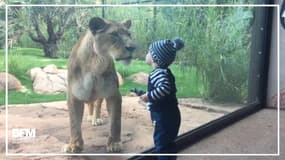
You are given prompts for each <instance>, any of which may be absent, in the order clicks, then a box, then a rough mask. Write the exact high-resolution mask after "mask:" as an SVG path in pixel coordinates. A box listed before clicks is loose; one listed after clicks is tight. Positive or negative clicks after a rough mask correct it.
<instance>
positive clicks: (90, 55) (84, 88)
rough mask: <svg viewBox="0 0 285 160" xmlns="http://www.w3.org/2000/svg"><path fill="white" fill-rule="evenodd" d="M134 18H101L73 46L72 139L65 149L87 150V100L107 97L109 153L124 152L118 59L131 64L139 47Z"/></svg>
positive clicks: (70, 82)
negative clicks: (133, 36)
mask: <svg viewBox="0 0 285 160" xmlns="http://www.w3.org/2000/svg"><path fill="white" fill-rule="evenodd" d="M130 27H131V21H130V20H127V21H123V22H115V21H109V20H105V19H101V18H98V17H94V18H92V19H91V20H90V21H89V29H88V30H87V32H86V33H85V34H84V35H83V36H82V37H81V38H80V39H79V40H78V42H77V43H76V44H75V46H74V47H73V49H72V52H71V55H70V57H69V61H68V98H67V105H68V108H69V119H70V133H71V135H70V142H69V144H67V145H65V146H64V151H65V152H69V153H77V152H81V151H82V150H83V139H82V132H81V123H82V116H83V106H84V103H91V102H94V101H95V100H96V99H98V98H105V99H106V101H107V110H108V113H109V117H110V123H111V124H110V133H109V138H108V142H107V151H108V152H119V151H121V139H120V138H121V104H122V97H121V94H120V92H119V89H118V81H117V75H116V71H115V66H114V61H113V59H115V60H116V61H123V62H125V63H126V64H128V63H130V61H131V58H132V54H131V53H132V51H133V50H134V49H135V46H134V43H133V42H132V39H131V34H130V32H129V28H130Z"/></svg>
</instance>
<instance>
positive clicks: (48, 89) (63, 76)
mask: <svg viewBox="0 0 285 160" xmlns="http://www.w3.org/2000/svg"><path fill="white" fill-rule="evenodd" d="M29 74H30V76H31V79H32V80H33V89H34V92H36V93H38V94H59V93H64V92H66V88H67V70H64V69H57V67H56V66H55V65H54V64H51V65H47V66H46V67H44V68H43V69H41V68H38V67H36V68H32V69H31V70H30V71H29Z"/></svg>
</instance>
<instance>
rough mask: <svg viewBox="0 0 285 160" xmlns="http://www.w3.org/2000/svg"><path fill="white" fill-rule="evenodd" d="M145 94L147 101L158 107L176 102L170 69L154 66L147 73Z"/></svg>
mask: <svg viewBox="0 0 285 160" xmlns="http://www.w3.org/2000/svg"><path fill="white" fill-rule="evenodd" d="M147 96H148V99H149V102H151V103H152V104H153V105H155V106H156V107H158V108H159V107H160V105H166V104H168V105H172V104H177V99H176V86H175V78H174V76H173V74H172V73H171V71H170V69H164V68H156V69H155V70H153V71H152V72H151V73H150V74H149V78H148V92H147Z"/></svg>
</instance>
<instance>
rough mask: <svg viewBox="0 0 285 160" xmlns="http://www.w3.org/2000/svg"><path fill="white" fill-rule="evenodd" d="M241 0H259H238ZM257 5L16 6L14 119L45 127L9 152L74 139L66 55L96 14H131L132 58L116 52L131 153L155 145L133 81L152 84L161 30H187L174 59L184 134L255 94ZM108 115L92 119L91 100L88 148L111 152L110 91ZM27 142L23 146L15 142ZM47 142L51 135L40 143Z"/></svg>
mask: <svg viewBox="0 0 285 160" xmlns="http://www.w3.org/2000/svg"><path fill="white" fill-rule="evenodd" d="M177 2H179V1H177ZM215 2H216V1H215ZM234 2H236V1H234ZM240 2H242V3H251V1H239V2H236V3H240ZM82 3H83V2H82ZM161 3H162V2H161ZM209 3H214V1H209ZM220 3H223V2H220ZM253 11H254V7H196V6H192V7H175V6H170V7H154V6H147V7H74V8H69V7H44V6H42V7H9V21H8V25H9V29H8V36H9V42H10V43H9V51H8V67H9V73H10V74H12V75H14V76H15V77H16V78H18V79H19V81H20V82H21V86H22V87H20V88H19V89H16V90H9V94H8V96H9V97H8V100H9V101H8V102H9V127H8V129H9V131H12V129H15V128H16V129H17V128H31V129H36V137H34V138H33V140H32V141H25V139H24V143H22V142H23V141H22V140H23V139H20V141H19V139H16V141H13V140H15V139H13V137H9V139H10V140H11V142H9V153H18V152H20V153H60V149H61V147H62V146H63V145H64V144H65V143H67V142H68V141H69V135H70V131H69V125H70V124H69V115H68V108H67V105H66V99H67V96H66V90H67V80H66V78H67V75H66V73H67V63H68V58H69V56H70V52H71V49H72V48H73V47H74V45H75V43H76V42H77V41H78V40H79V38H80V37H81V36H82V35H84V33H85V32H86V30H88V24H89V20H90V19H91V18H92V17H104V19H107V20H113V21H118V22H121V23H123V22H126V21H124V20H128V19H130V20H131V27H130V33H131V37H132V39H133V42H135V43H136V50H135V53H134V55H133V57H134V58H133V61H132V63H131V64H130V65H128V66H125V65H124V64H122V63H120V62H115V67H116V70H117V72H118V73H120V76H121V78H122V80H123V84H122V85H121V86H120V92H121V94H122V96H123V98H122V131H121V140H122V142H123V146H124V147H123V151H122V152H123V153H135V152H136V153H138V152H141V151H143V150H145V149H148V148H150V147H153V139H152V135H153V131H154V129H153V123H152V121H151V117H150V112H149V111H148V110H147V109H146V107H145V104H143V103H141V100H140V98H139V97H138V96H137V94H138V92H136V93H134V92H133V91H134V90H135V89H136V91H143V92H146V91H147V80H148V74H149V73H150V72H151V71H152V70H153V68H152V67H151V66H149V65H147V64H146V63H145V61H144V60H145V56H146V53H147V52H148V48H149V46H150V44H151V43H152V42H155V41H157V40H163V39H170V40H172V39H173V38H175V37H177V36H178V37H180V38H181V39H182V40H183V41H184V44H185V45H184V48H182V49H181V50H179V51H177V52H176V59H175V61H174V62H173V63H172V64H171V65H170V66H169V68H170V69H171V71H172V73H173V75H174V76H175V83H176V88H177V92H176V96H177V99H178V102H179V109H180V113H181V126H180V129H179V134H178V135H181V134H183V133H185V132H187V131H189V130H192V129H194V128H197V127H199V126H201V125H204V124H206V123H208V122H210V121H212V120H215V119H217V118H220V117H222V116H225V115H227V114H229V113H231V112H233V111H235V110H237V109H240V108H242V107H244V106H245V105H246V104H249V103H251V102H248V100H247V98H248V75H249V62H250V51H251V44H252V40H251V38H252V35H251V31H252V24H253V20H254V14H253ZM107 23H109V22H107ZM98 32H99V31H98ZM101 32H104V30H103V31H100V32H99V33H96V34H100V33H101ZM116 34H118V33H116ZM119 34H121V33H119ZM108 36H114V33H112V34H110V35H108ZM115 36H116V35H115ZM123 40H124V39H119V41H123ZM105 43H108V42H105ZM81 45H82V44H81ZM110 47H113V46H110ZM91 49H92V48H91ZM1 65H2V63H1ZM90 70H91V68H90ZM82 77H84V76H82ZM44 78H46V79H47V81H43V79H44ZM35 89H38V90H35ZM48 89H49V90H48ZM102 92H104V90H103V89H102ZM16 104H18V105H16ZM1 105H2V104H1ZM163 107H166V108H167V107H168V106H163ZM101 116H102V117H101V119H102V120H103V122H102V121H101V119H94V120H93V125H100V126H92V124H91V122H89V121H90V118H91V117H90V116H89V117H88V108H87V104H86V107H85V112H84V115H83V122H82V131H83V135H84V136H83V139H84V140H85V146H84V151H83V152H85V153H105V152H106V148H105V147H106V143H107V139H108V135H109V128H110V123H111V122H110V119H109V115H108V113H107V109H106V102H105V101H103V103H102V108H101ZM87 119H88V120H87ZM91 119H92V118H91ZM19 121H20V122H21V123H20V124H19V123H18V122H19ZM58 122H60V123H58ZM101 123H102V124H101ZM95 130H96V131H95ZM32 131H33V130H32ZM31 133H32V132H31ZM14 138H15V137H14ZM35 142H36V143H35ZM20 143H21V147H22V148H21V151H19V149H18V147H17V146H18V145H15V144H20ZM47 143H48V144H51V145H44V146H39V145H35V144H47Z"/></svg>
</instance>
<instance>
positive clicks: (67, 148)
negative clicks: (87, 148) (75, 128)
mask: <svg viewBox="0 0 285 160" xmlns="http://www.w3.org/2000/svg"><path fill="white" fill-rule="evenodd" d="M62 150H63V152H65V153H80V152H81V151H82V150H83V146H77V145H73V144H66V145H64V146H63V148H62Z"/></svg>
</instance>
